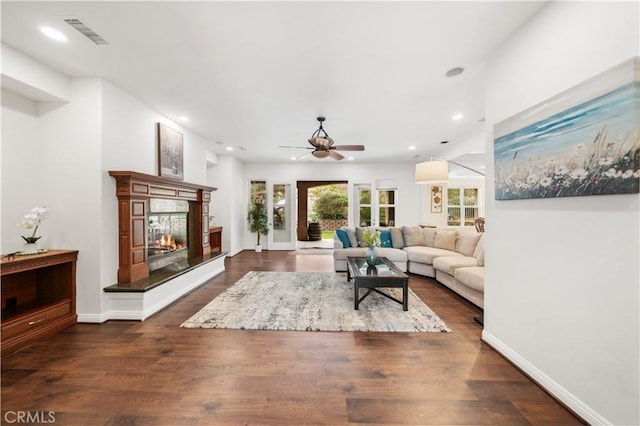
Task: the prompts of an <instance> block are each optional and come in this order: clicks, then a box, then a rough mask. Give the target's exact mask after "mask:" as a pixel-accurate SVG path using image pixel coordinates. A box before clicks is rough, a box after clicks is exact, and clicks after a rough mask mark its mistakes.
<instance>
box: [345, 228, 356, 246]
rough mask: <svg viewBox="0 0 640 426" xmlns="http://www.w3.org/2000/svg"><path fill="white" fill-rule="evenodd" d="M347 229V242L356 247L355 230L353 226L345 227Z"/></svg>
mask: <svg viewBox="0 0 640 426" xmlns="http://www.w3.org/2000/svg"><path fill="white" fill-rule="evenodd" d="M345 229H346V231H347V236H348V237H349V243H351V247H358V239H357V238H356V230H355V229H353V228H345Z"/></svg>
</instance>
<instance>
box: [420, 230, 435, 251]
mask: <svg viewBox="0 0 640 426" xmlns="http://www.w3.org/2000/svg"><path fill="white" fill-rule="evenodd" d="M422 236H423V237H424V244H425V245H426V246H427V247H433V244H434V243H435V241H436V228H422Z"/></svg>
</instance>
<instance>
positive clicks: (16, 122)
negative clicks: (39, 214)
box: [0, 90, 50, 253]
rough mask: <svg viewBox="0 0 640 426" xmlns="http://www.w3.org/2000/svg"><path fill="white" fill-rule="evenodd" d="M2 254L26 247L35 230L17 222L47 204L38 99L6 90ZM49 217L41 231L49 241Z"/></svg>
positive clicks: (3, 118)
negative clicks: (23, 237)
mask: <svg viewBox="0 0 640 426" xmlns="http://www.w3.org/2000/svg"><path fill="white" fill-rule="evenodd" d="M1 148H2V234H1V235H2V239H1V242H0V247H1V252H2V253H13V252H16V251H18V250H22V244H23V243H24V240H23V239H22V238H20V236H21V235H25V236H29V235H30V232H31V230H29V229H22V228H19V227H17V226H16V224H17V223H18V222H19V221H20V219H22V215H24V214H25V213H28V212H29V210H31V209H32V208H33V207H35V206H40V205H43V204H44V200H43V199H42V196H41V194H42V193H41V191H40V185H39V184H38V183H39V180H40V179H41V177H40V170H41V167H42V161H43V160H42V154H41V153H40V130H39V127H38V117H37V105H36V103H35V102H34V101H32V100H29V99H26V98H24V97H22V96H19V95H16V94H14V93H12V92H7V91H4V90H3V91H2V146H1ZM49 226H50V225H49V223H48V220H47V222H43V224H42V227H41V228H39V230H38V235H41V236H42V242H43V243H46V242H47V241H48V238H49V237H48V236H47V231H48V228H49Z"/></svg>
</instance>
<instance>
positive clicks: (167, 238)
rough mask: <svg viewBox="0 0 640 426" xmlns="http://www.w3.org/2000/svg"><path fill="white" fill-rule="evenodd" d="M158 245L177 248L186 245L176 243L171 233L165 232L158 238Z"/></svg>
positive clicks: (165, 247) (164, 247) (159, 246)
mask: <svg viewBox="0 0 640 426" xmlns="http://www.w3.org/2000/svg"><path fill="white" fill-rule="evenodd" d="M156 247H157V248H163V249H172V250H175V249H178V248H182V247H184V245H183V244H178V243H176V240H174V239H173V236H172V235H171V234H165V235H163V236H162V237H161V238H160V239H159V240H156Z"/></svg>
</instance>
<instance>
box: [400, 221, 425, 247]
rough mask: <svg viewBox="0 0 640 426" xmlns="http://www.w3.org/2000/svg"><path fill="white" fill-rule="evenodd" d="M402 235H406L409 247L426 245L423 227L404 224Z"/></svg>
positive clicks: (405, 240)
mask: <svg viewBox="0 0 640 426" xmlns="http://www.w3.org/2000/svg"><path fill="white" fill-rule="evenodd" d="M402 236H403V237H404V245H405V246H407V247H409V246H424V245H425V244H424V236H423V235H422V228H420V227H419V226H403V227H402Z"/></svg>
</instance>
